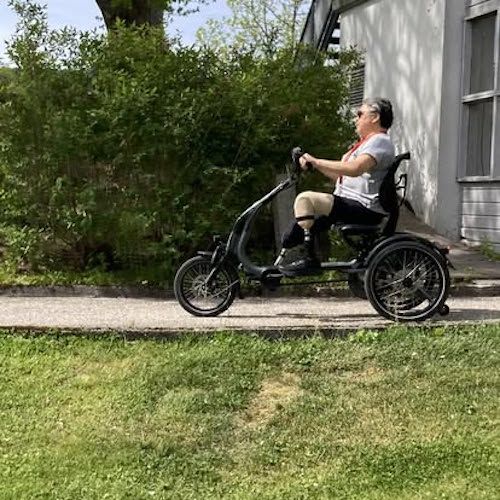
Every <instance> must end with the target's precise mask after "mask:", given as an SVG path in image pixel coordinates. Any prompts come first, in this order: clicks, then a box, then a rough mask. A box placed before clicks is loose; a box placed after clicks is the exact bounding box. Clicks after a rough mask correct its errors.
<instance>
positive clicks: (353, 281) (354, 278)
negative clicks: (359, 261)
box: [347, 273, 368, 300]
mask: <svg viewBox="0 0 500 500" xmlns="http://www.w3.org/2000/svg"><path fill="white" fill-rule="evenodd" d="M347 284H348V285H349V290H351V293H352V294H353V295H354V296H355V297H357V298H358V299H364V300H367V299H368V297H367V295H366V291H365V280H364V274H360V273H349V275H348V276H347Z"/></svg>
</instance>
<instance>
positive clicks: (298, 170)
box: [292, 146, 312, 176]
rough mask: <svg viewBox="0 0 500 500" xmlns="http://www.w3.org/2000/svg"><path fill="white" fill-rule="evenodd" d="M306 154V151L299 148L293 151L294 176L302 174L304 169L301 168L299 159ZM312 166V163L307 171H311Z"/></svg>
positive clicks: (308, 165)
mask: <svg viewBox="0 0 500 500" xmlns="http://www.w3.org/2000/svg"><path fill="white" fill-rule="evenodd" d="M304 153H305V151H304V150H303V149H302V148H301V147H300V146H297V147H295V148H293V149H292V164H293V174H294V175H297V176H298V175H300V174H301V173H302V168H301V166H300V162H299V159H300V157H301V156H302V155H303V154H304ZM311 169H312V165H311V164H310V163H307V170H311Z"/></svg>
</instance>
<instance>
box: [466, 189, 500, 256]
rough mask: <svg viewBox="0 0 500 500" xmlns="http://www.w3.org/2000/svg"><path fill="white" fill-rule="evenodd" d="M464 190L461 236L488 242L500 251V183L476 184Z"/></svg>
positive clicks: (473, 241)
mask: <svg viewBox="0 0 500 500" xmlns="http://www.w3.org/2000/svg"><path fill="white" fill-rule="evenodd" d="M462 189H463V191H462V214H461V230H460V233H461V237H462V238H465V239H466V240H467V241H469V242H470V243H473V244H480V243H483V242H488V243H491V244H492V245H493V247H494V248H495V250H496V251H497V252H500V184H492V183H488V184H484V185H478V184H474V185H471V186H464V187H463V188H462Z"/></svg>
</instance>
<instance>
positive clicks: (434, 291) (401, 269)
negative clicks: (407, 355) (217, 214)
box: [174, 147, 450, 322]
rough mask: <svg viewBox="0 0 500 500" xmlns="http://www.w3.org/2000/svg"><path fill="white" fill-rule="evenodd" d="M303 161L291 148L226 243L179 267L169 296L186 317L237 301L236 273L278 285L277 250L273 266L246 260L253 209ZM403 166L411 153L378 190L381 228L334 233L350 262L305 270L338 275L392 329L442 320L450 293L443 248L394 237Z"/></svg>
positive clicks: (289, 182) (343, 227)
mask: <svg viewBox="0 0 500 500" xmlns="http://www.w3.org/2000/svg"><path fill="white" fill-rule="evenodd" d="M302 155H303V151H302V149H301V148H298V147H297V148H294V149H293V151H292V165H291V167H290V168H289V170H288V177H287V178H286V179H285V180H284V181H283V182H281V183H280V184H279V185H278V186H276V187H275V188H274V189H272V190H271V191H270V192H269V193H267V194H266V195H265V196H263V197H262V198H261V199H259V200H257V201H256V202H255V203H253V204H252V205H251V206H250V207H248V208H247V209H246V210H245V211H244V212H243V213H242V214H241V215H240V216H239V217H238V218H237V219H236V221H235V223H234V225H233V227H232V229H231V232H230V233H229V236H228V238H227V240H226V241H223V240H217V241H216V245H215V249H214V250H213V251H210V252H206V251H202V252H198V254H197V255H196V256H195V257H192V258H190V259H188V260H187V261H185V262H184V263H183V264H182V265H181V267H180V268H179V270H178V271H177V273H176V276H175V280H174V291H175V296H176V298H177V300H178V301H179V304H180V305H181V306H182V307H183V308H184V309H185V310H186V311H188V312H189V313H191V314H193V315H195V316H217V315H218V314H220V313H222V312H223V311H225V310H226V309H227V308H228V307H229V306H230V305H231V304H232V303H233V301H234V299H235V297H236V296H240V297H241V296H242V292H241V280H240V274H241V275H242V276H243V277H244V279H246V280H248V281H256V282H260V284H261V285H262V286H263V287H265V288H269V289H276V288H277V287H279V286H281V285H282V280H283V278H284V277H285V275H284V274H283V272H282V270H280V265H279V261H280V259H281V258H282V254H283V251H282V254H281V255H280V256H279V257H278V258H277V259H276V261H275V262H274V263H273V264H272V265H268V266H261V265H257V264H255V263H254V262H252V261H251V259H250V258H249V256H248V255H247V251H246V247H247V243H248V240H249V237H250V234H251V230H252V226H253V222H254V221H255V218H256V216H257V215H258V213H259V212H260V210H261V209H262V208H263V207H264V206H266V205H267V204H269V203H270V202H271V201H272V200H273V199H274V198H275V197H276V196H277V195H278V194H279V193H281V192H282V191H284V190H286V189H289V188H291V187H292V186H295V185H296V184H297V183H298V181H299V179H300V176H301V174H302V172H303V170H302V169H301V167H300V164H299V158H300V157H301V156H302ZM409 159H410V153H404V154H401V155H399V156H397V157H396V158H395V161H394V163H393V164H392V166H391V168H390V169H389V171H388V173H387V175H386V177H385V179H384V181H383V183H382V188H381V191H380V202H381V204H382V206H383V207H384V209H385V210H386V211H387V212H388V214H389V215H388V217H387V218H385V219H384V220H383V221H382V223H381V224H379V225H361V224H340V225H336V226H335V227H334V229H336V230H338V231H340V234H341V235H342V236H343V238H344V239H345V241H346V242H347V243H348V245H349V246H350V247H352V248H353V249H354V250H355V252H356V256H355V257H354V258H353V259H352V260H350V261H348V262H335V261H328V262H322V263H321V264H320V268H319V269H318V268H316V269H313V270H311V274H318V271H319V272H326V271H340V272H341V273H343V276H344V277H345V279H344V281H347V283H348V286H349V288H350V290H351V292H352V293H353V295H355V296H356V297H359V298H363V299H368V300H369V301H370V303H371V305H372V306H373V307H374V308H375V310H376V311H377V312H378V313H379V314H381V315H382V316H384V317H385V318H388V319H390V320H393V321H398V322H402V321H422V320H425V319H427V318H429V317H431V316H433V315H435V314H441V315H446V314H448V313H449V307H448V306H447V305H446V303H445V302H446V300H447V298H448V293H449V287H450V276H449V271H448V266H449V265H450V262H449V260H448V257H447V253H448V249H447V248H441V247H439V246H437V245H436V244H435V243H433V242H431V241H429V240H427V239H424V238H422V237H420V236H417V235H415V234H412V233H408V232H397V231H396V230H395V229H396V223H397V219H398V216H399V207H400V201H399V197H398V195H397V190H398V189H406V174H402V175H400V176H399V180H398V182H397V183H396V181H395V175H396V170H397V169H398V167H399V165H400V163H401V162H402V161H403V160H409ZM403 198H404V197H403ZM303 274H304V273H301V275H303ZM287 277H288V275H287Z"/></svg>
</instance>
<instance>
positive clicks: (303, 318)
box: [0, 296, 500, 336]
mask: <svg viewBox="0 0 500 500" xmlns="http://www.w3.org/2000/svg"><path fill="white" fill-rule="evenodd" d="M447 303H448V305H449V306H450V309H451V311H450V314H449V315H448V316H445V317H441V316H435V317H434V318H432V319H430V320H427V321H426V322H425V323H420V324H426V325H431V324H433V325H438V324H445V323H446V324H464V323H471V322H478V321H479V322H482V323H484V322H496V323H500V296H497V297H471V298H450V299H449V300H448V302H447ZM0 311H1V314H0V327H14V328H33V329H37V330H38V329H42V330H45V329H51V328H57V329H64V330H86V331H89V330H90V331H107V330H113V331H119V332H124V333H129V334H132V335H134V334H137V335H138V334H145V335H148V336H149V335H155V334H161V335H167V336H168V335H172V334H175V333H179V332H183V331H186V330H189V331H199V332H204V331H215V330H252V331H261V332H268V333H280V332H283V331H288V332H290V331H296V332H301V331H311V330H312V331H329V332H333V333H339V332H344V331H350V330H353V329H359V328H383V327H387V326H389V325H391V324H394V323H392V322H390V321H387V320H385V319H384V318H382V317H381V316H379V315H378V314H377V313H376V311H375V310H374V309H373V308H372V307H371V305H370V304H369V302H367V301H364V300H360V299H347V298H297V297H287V298H283V297H282V298H274V299H271V298H265V299H263V298H260V299H259V298H255V297H254V298H248V299H244V300H238V299H237V300H236V301H235V302H234V304H233V305H232V306H231V307H230V308H229V309H228V310H227V311H226V312H224V313H223V314H222V315H221V316H218V317H215V318H198V317H194V316H191V315H190V314H188V313H187V312H186V311H184V310H183V309H182V308H181V307H180V306H179V305H178V304H177V302H176V301H174V300H158V299H117V298H115V299H110V298H91V297H37V298H33V297H32V298H28V297H23V298H21V297H11V298H7V297H0Z"/></svg>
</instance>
